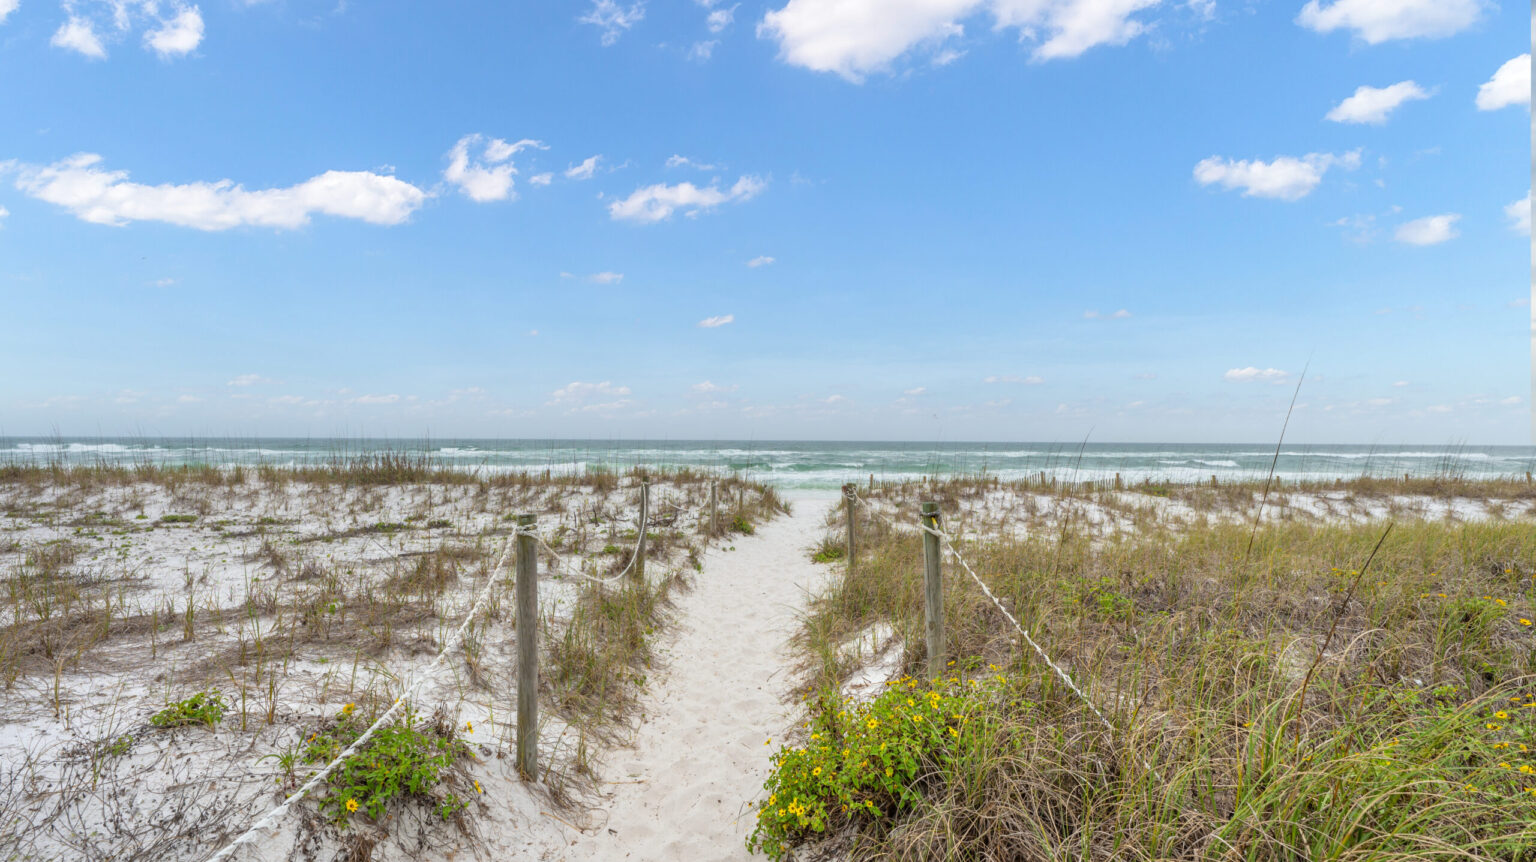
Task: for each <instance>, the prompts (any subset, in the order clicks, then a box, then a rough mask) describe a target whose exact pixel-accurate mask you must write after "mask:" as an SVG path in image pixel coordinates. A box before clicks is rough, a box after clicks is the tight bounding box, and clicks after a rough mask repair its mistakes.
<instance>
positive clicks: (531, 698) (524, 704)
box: [516, 515, 539, 781]
mask: <svg viewBox="0 0 1536 862" xmlns="http://www.w3.org/2000/svg"><path fill="white" fill-rule="evenodd" d="M533 525H534V516H533V515H518V516H517V526H518V529H519V533H518V536H517V582H516V587H517V771H518V772H520V773H522V776H523V778H525V779H527V780H529V781H533V780H536V779H537V778H538V777H539V558H538V557H537V556H536V554H537V553H538V551H537V549H536V547H535V545H534V540H533V536H532V535H531V533H524V532H523V530H524V529H525V528H526V529H528V530H531V529H532V527H533Z"/></svg>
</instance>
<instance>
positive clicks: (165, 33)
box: [144, 5, 203, 59]
mask: <svg viewBox="0 0 1536 862" xmlns="http://www.w3.org/2000/svg"><path fill="white" fill-rule="evenodd" d="M175 11H176V14H174V15H172V16H171V17H170V18H167V19H164V20H162V21H161V22H160V26H159V27H156V28H155V29H153V30H150V31H148V32H146V33H145V34H144V45H145V47H147V48H149V49H150V50H152V51H154V52H155V53H156V54H159V55H160V57H161V58H162V59H170V58H171V57H181V56H184V55H186V54H190V53H192V51H193V50H195V49H196V48H197V46H198V45H199V44H200V43H201V42H202V41H203V14H202V12H200V11H199V10H198V8H197V7H196V6H179V5H178V6H176V7H175Z"/></svg>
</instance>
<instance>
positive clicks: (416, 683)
mask: <svg viewBox="0 0 1536 862" xmlns="http://www.w3.org/2000/svg"><path fill="white" fill-rule="evenodd" d="M513 535H514V536H516V535H535V536H536V534H534V533H533V530H532V529H531V528H525V527H518V528H517V529H516V530H515V531H514V534H513ZM512 539H513V536H508V537H507V541H506V544H505V546H504V547H503V548H502V552H501V556H500V558H498V559H497V561H496V566H495V567H494V568H493V569H491V571H490V572H489V573H488V574H487V575H486V579H485V587H484V588H483V589H482V590H481V591H480V595H479V597H478V598H476V599H475V603H474V604H473V605H472V606H470V609H469V613H467V614H465V615H464V622H462V623H460V624H459V627H458V629H457V630H455V631H454V633H453V635H452V636H451V637H449V638H448V643H447V644H446V645H444V647H443V649H442V651H441V652H439V653H438V654H437V658H435V659H433V660H432V664H431V665H429V666H428V667H427V670H426V672H425V673H422V674H418V675H415V679H414V680H413V681H412V682H411V683H410V684H409V685H407V686H406V688H405V691H404V693H402V694H401V695H400V696H399V697H398V698H396V699H395V703H394V705H393V706H391V707H390V708H389V709H388V710H386V711H385V712H384V714H383V715H381V716H379V717H378V719H377V720H376V721H374V723H373V724H372V725H370V726H369V727H368V729H367V730H365V731H363V733H362V735H361V736H359V737H358V738H357V739H355V740H353V741H352V744H351V745H349V746H347V747H346V749H345V750H343V751H342V752H341V754H338V755H336V759H335V760H332V761H331V762H330V763H328V764H326V765H325V768H324V769H322V770H320V771H319V772H317V773H315V775H314V776H312V777H311V778H310V779H309V780H308V781H306V782H304V784H303V785H302V786H301V787H299V789H298V790H296V791H294V792H293V793H292V794H291V795H290V796H289V797H288V798H287V799H284V800H283V801H282V803H281V804H279V805H278V806H277V807H275V808H273V809H272V810H271V811H268V812H267V813H266V814H265V815H263V816H262V818H261V819H260V820H257V821H256V822H255V823H253V824H252V825H251V827H250V828H249V829H247V830H245V831H244V832H242V833H241V834H240V835H239V837H237V838H235V840H234V841H232V842H230V843H229V844H227V845H225V846H224V848H223V849H222V850H220V851H219V852H217V853H215V854H213V855H212V856H210V857H208V860H207V862H223V860H226V859H230V858H232V857H233V855H234V852H235V850H237V849H238V848H240V847H241V846H243V845H246V844H250V843H252V842H253V841H256V840H257V839H258V838H262V837H265V836H264V835H263V834H262V833H264V832H265V831H266V830H269V829H271V828H273V827H274V826H276V825H277V822H278V820H279V819H280V818H281V817H282V816H283V815H284V814H286V813H287V812H288V809H289V808H291V807H293V805H294V804H295V803H296V802H298V801H299V800H300V799H303V798H304V796H305V795H306V794H308V793H309V792H310V791H311V790H313V789H315V787H317V786H319V784H320V783H321V782H322V781H324V780H325V779H326V778H328V777H329V776H330V774H331V773H332V772H333V771H335V769H336V767H337V766H340V765H341V763H342V762H343V761H345V760H346V759H347V758H349V757H351V756H352V755H354V754H356V753H357V752H358V750H359V749H361V748H362V747H363V744H364V743H366V742H367V741H368V739H369V738H370V737H372V736H373V734H374V732H375V731H377V730H378V729H379V728H381V727H383V726H384V725H386V724H388V723H389V722H390V721H392V720H393V719H394V717H395V716H396V715H397V714H399V713H400V711H401V710H402V709H404V708H405V705H406V704H407V703H409V702H410V701H411V699H412V698H414V697H415V696H416V692H417V689H419V688H420V687H421V684H422V683H423V682H425V681H426V680H428V679H430V678H432V676H433V675H434V673H435V672H436V671H437V669H438V667H439V666H440V665H441V664H442V663H443V659H444V658H446V657H447V655H448V654H449V653H451V652H453V651H454V650H455V649H456V648H458V646H459V644H460V643H461V642H462V641H463V640H464V633H465V632H466V631H468V629H469V626H470V623H472V622H474V620H475V617H476V616H478V615H479V613H480V611H481V609H482V608H483V607H484V606H485V604H486V602H487V601H489V600H490V596H491V589H492V588H493V587H494V586H496V573H497V572H499V571H501V569H502V567H503V566H505V565H506V562H507V555H508V554H510V553H511V552H512V547H513V544H514V543H513V541H512Z"/></svg>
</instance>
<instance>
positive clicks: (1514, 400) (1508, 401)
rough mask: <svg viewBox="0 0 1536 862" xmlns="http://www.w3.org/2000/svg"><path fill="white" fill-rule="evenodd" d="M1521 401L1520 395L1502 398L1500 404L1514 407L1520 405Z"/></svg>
mask: <svg viewBox="0 0 1536 862" xmlns="http://www.w3.org/2000/svg"><path fill="white" fill-rule="evenodd" d="M1520 401H1521V398H1520V396H1518V395H1511V396H1509V397H1508V398H1500V399H1499V403H1500V404H1502V405H1504V406H1505V407H1514V406H1515V405H1516V404H1519V403H1520Z"/></svg>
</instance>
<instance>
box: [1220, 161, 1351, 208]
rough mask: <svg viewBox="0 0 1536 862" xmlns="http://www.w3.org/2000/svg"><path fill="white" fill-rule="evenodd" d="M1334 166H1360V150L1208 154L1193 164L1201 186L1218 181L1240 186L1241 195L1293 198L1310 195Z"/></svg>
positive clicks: (1298, 198) (1233, 186)
mask: <svg viewBox="0 0 1536 862" xmlns="http://www.w3.org/2000/svg"><path fill="white" fill-rule="evenodd" d="M1335 165H1338V166H1340V167H1343V168H1347V169H1350V170H1353V169H1355V168H1357V167H1359V166H1360V151H1359V150H1353V151H1351V152H1348V153H1344V154H1343V155H1334V154H1333V153H1307V154H1306V155H1305V156H1302V157H1301V158H1296V157H1295V156H1280V157H1278V158H1276V159H1275V160H1274V161H1271V162H1263V161H1259V160H1258V159H1254V160H1253V161H1247V160H1239V161H1233V160H1230V159H1225V158H1222V157H1220V156H1211V157H1210V158H1208V159H1203V160H1201V162H1200V163H1199V164H1197V165H1195V181H1196V182H1198V183H1200V184H1201V185H1203V186H1208V185H1211V184H1212V183H1219V184H1220V185H1221V186H1222V187H1223V188H1227V189H1242V190H1243V197H1256V198H1278V199H1280V200H1284V201H1295V200H1300V199H1302V198H1304V197H1306V196H1307V195H1308V194H1311V192H1312V190H1313V189H1315V188H1317V185H1318V183H1320V182H1322V181H1323V174H1324V173H1327V171H1328V169H1329V168H1331V167H1333V166H1335Z"/></svg>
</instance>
